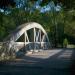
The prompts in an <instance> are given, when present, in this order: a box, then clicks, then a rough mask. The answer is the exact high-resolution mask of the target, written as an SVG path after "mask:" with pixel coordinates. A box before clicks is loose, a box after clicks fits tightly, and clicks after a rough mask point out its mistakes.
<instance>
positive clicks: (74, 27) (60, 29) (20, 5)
mask: <svg viewBox="0 0 75 75" xmlns="http://www.w3.org/2000/svg"><path fill="white" fill-rule="evenodd" d="M37 1H40V3H39V6H40V7H41V8H42V7H44V6H46V5H48V4H49V2H51V1H52V2H53V3H54V6H57V5H59V6H60V7H61V9H60V10H59V11H56V10H55V9H54V6H51V10H50V11H47V12H44V13H41V12H40V8H38V9H36V8H35V6H34V5H35V4H36V2H37ZM0 9H1V10H3V12H2V11H0V41H3V39H4V38H5V37H7V36H8V35H9V34H10V33H11V32H12V31H13V30H14V29H16V27H17V26H19V25H21V24H23V23H26V22H38V23H40V24H41V25H42V26H43V27H44V28H45V30H46V31H47V33H48V36H49V39H50V42H51V44H52V46H53V47H58V46H59V45H60V46H61V47H63V44H66V43H68V44H75V0H0Z"/></svg>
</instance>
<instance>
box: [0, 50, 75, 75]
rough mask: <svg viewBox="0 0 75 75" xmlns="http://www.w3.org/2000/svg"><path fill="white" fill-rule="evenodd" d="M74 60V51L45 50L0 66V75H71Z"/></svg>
mask: <svg viewBox="0 0 75 75" xmlns="http://www.w3.org/2000/svg"><path fill="white" fill-rule="evenodd" d="M74 60H75V50H74V49H52V50H45V51H41V52H38V53H33V54H27V55H25V56H23V57H22V58H21V59H16V61H13V62H11V63H8V64H9V65H5V66H4V65H3V66H1V67H0V75H14V74H15V75H16V74H18V75H22V74H23V75H72V74H73V73H74V71H75V69H74V67H75V65H74ZM73 75H74V74H73Z"/></svg>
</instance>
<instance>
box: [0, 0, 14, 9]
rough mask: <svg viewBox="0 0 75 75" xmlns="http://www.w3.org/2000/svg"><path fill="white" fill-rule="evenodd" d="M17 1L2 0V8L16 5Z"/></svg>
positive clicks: (0, 0) (0, 6)
mask: <svg viewBox="0 0 75 75" xmlns="http://www.w3.org/2000/svg"><path fill="white" fill-rule="evenodd" d="M14 5H15V2H14V0H0V8H2V9H6V8H7V7H9V6H12V7H13V6H14Z"/></svg>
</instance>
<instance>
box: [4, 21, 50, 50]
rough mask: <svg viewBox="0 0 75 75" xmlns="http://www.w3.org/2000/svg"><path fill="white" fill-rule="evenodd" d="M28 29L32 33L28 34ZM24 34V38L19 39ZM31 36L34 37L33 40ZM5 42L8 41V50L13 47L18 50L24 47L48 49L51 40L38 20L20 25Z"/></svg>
mask: <svg viewBox="0 0 75 75" xmlns="http://www.w3.org/2000/svg"><path fill="white" fill-rule="evenodd" d="M28 31H29V32H30V34H28ZM22 35H23V37H24V40H23V41H22V42H21V41H17V40H18V39H19V38H20V37H21V36H22ZM30 35H31V36H30ZM29 36H30V38H33V39H32V40H31V41H30V38H29ZM4 42H5V43H6V44H5V45H6V46H7V47H8V50H10V49H11V48H13V49H15V50H16V51H18V50H19V49H21V48H22V47H24V48H25V49H26V50H27V49H28V50H33V49H48V48H49V47H50V42H49V38H48V35H47V33H46V31H45V30H44V28H43V27H42V26H41V25H40V24H39V23H36V22H30V23H25V24H22V25H20V26H19V27H18V28H17V29H16V30H15V31H14V32H12V33H11V34H10V35H9V36H8V37H7V38H6V39H5V40H4ZM20 46H21V47H20ZM18 47H20V48H18Z"/></svg>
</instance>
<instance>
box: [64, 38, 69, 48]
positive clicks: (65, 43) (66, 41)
mask: <svg viewBox="0 0 75 75" xmlns="http://www.w3.org/2000/svg"><path fill="white" fill-rule="evenodd" d="M67 45H68V40H67V38H65V39H64V40H63V47H65V48H66V47H67Z"/></svg>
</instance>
